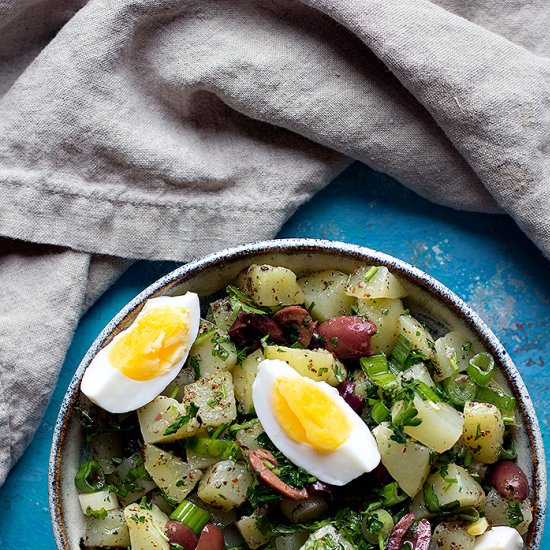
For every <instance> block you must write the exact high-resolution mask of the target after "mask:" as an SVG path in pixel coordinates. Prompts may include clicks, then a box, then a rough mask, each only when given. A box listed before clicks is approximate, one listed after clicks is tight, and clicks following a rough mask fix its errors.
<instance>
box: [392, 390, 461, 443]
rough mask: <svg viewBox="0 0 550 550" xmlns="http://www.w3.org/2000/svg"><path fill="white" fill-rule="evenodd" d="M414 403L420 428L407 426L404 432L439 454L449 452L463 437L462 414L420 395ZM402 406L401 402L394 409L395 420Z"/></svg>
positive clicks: (442, 403) (446, 405)
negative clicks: (424, 398)
mask: <svg viewBox="0 0 550 550" xmlns="http://www.w3.org/2000/svg"><path fill="white" fill-rule="evenodd" d="M413 402H414V407H415V408H416V410H417V411H418V415H417V416H418V418H419V419H420V420H421V423H420V424H419V425H418V426H405V427H404V428H403V431H404V432H405V433H406V434H407V435H409V436H410V437H412V438H414V439H416V440H417V441H420V443H423V444H424V445H427V446H428V447H430V448H432V449H435V450H436V451H437V452H438V453H444V452H445V451H448V450H449V449H450V448H451V447H452V446H453V445H454V444H455V443H456V442H457V441H458V440H459V439H460V436H461V435H462V426H463V425H464V418H463V416H462V413H460V412H458V411H457V410H455V409H454V408H453V407H451V406H450V405H448V404H447V403H445V402H443V401H439V402H437V403H434V402H433V401H430V400H423V399H422V398H420V397H419V396H418V395H415V396H414V399H413ZM402 405H403V402H402V401H399V402H397V403H396V404H395V405H394V406H393V407H392V418H393V419H395V415H396V414H397V412H398V411H399V409H400V408H401V406H402Z"/></svg>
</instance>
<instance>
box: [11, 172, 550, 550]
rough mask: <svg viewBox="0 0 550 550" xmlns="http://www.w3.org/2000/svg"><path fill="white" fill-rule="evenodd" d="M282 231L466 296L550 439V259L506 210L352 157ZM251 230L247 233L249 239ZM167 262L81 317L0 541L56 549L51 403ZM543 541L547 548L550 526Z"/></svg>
mask: <svg viewBox="0 0 550 550" xmlns="http://www.w3.org/2000/svg"><path fill="white" fill-rule="evenodd" d="M278 237H313V238H323V239H332V240H339V241H346V242H350V243H355V244H359V245H364V246H368V247H371V248H374V249H377V250H381V251H384V252H386V253H388V254H391V255H394V256H397V257H399V258H402V259H404V260H406V261H408V262H410V263H411V264H413V265H415V266H417V267H418V268H420V269H422V270H424V271H426V272H427V273H429V274H430V275H432V276H434V277H435V278H436V279H439V280H440V281H441V282H442V283H443V284H445V285H447V286H448V287H449V288H450V289H451V290H453V291H454V292H456V293H457V294H458V295H459V296H460V297H461V298H463V299H464V300H465V301H466V302H468V303H469V304H470V305H471V306H472V307H473V308H474V309H475V310H476V311H477V312H478V313H479V314H480V315H481V317H482V318H483V319H484V320H485V321H486V322H487V324H488V325H489V326H490V327H491V328H492V329H493V331H494V332H495V333H496V335H497V336H498V337H499V338H500V340H501V341H502V342H503V344H504V345H505V347H506V348H507V350H508V352H509V353H510V355H511V356H512V359H513V360H514V362H515V364H516V365H517V367H518V369H519V370H520V372H521V374H522V376H523V379H524V381H525V382H526V384H527V387H528V389H529V392H530V394H531V397H532V398H533V401H534V403H535V407H536V410H537V412H538V415H539V420H540V423H541V428H542V430H543V433H544V441H545V446H546V448H547V449H548V448H549V444H550V434H549V425H550V414H549V413H550V398H549V395H550V371H547V370H546V369H545V362H546V361H548V357H549V355H550V344H549V340H548V329H549V327H550V264H549V263H548V261H547V260H545V259H544V258H543V256H542V254H541V253H540V252H539V251H538V250H537V248H536V247H535V246H534V245H533V244H531V242H530V241H529V240H528V239H527V238H526V237H525V236H524V235H523V234H522V233H521V231H520V230H519V229H518V228H517V226H516V225H515V223H514V222H513V221H512V220H511V219H510V218H508V217H506V216H490V215H484V214H472V213H465V212H457V211H454V210H451V209H449V208H446V207H442V206H437V205H434V204H432V203H430V202H429V201H427V200H424V199H422V198H420V197H418V196H417V195H415V194H414V193H412V192H411V191H408V190H407V189H405V188H404V187H403V186H401V185H400V184H398V183H397V182H395V181H394V180H392V179H391V178H389V177H388V176H385V175H383V174H380V173H377V172H374V171H373V170H370V169H369V168H367V167H366V166H364V165H361V164H358V163H357V164H354V165H352V166H351V167H350V168H349V169H348V170H346V171H345V172H344V173H343V174H342V175H341V176H340V177H338V178H337V179H336V180H335V181H334V182H332V183H331V184H330V185H329V186H328V187H326V188H325V189H324V190H323V191H322V192H320V193H319V194H317V195H316V196H315V197H314V198H313V199H312V200H311V201H310V202H308V203H307V204H305V205H304V206H302V207H301V208H300V209H299V210H298V212H296V213H295V214H294V216H292V218H291V219H290V220H289V221H288V222H287V223H286V224H285V226H284V227H283V228H282V230H281V231H280V233H279V235H278ZM253 239H254V235H250V240H253ZM175 267H176V264H174V263H171V262H143V261H142V262H138V263H136V264H134V265H133V266H132V267H131V268H130V269H129V270H128V271H127V272H126V273H125V274H124V275H123V276H122V277H121V279H120V280H119V281H118V282H117V283H116V284H115V285H114V286H113V287H112V288H111V289H110V290H109V291H108V292H107V293H106V294H105V295H104V296H103V297H102V298H101V299H100V300H99V301H98V302H97V303H96V304H95V305H94V306H93V307H92V308H91V309H90V311H89V312H88V313H87V314H86V315H85V316H84V317H83V318H82V320H81V322H80V324H79V326H78V329H77V331H76V333H75V336H74V339H73V342H72V344H71V347H70V349H69V351H68V353H67V357H66V360H65V363H64V365H63V368H62V370H61V373H60V376H59V380H58V383H57V387H56V389H55V392H54V394H53V397H52V400H51V403H50V405H49V407H48V409H47V411H46V414H45V416H44V418H43V420H42V423H41V424H40V427H39V429H38V432H37V434H36V437H35V438H34V440H33V442H32V444H31V445H30V447H29V449H28V450H27V452H26V453H25V455H24V456H23V458H22V459H21V460H20V462H19V463H18V464H17V465H16V466H15V468H14V470H13V472H12V473H11V475H10V476H9V478H8V480H7V481H6V483H5V484H4V486H3V487H2V488H0V503H1V508H2V512H1V513H0V548H2V549H21V548H29V549H30V548H33V549H36V548H40V549H50V548H52V549H53V548H54V547H55V545H54V540H53V535H52V530H51V525H50V517H49V511H48V484H47V466H48V458H49V451H50V442H51V437H52V430H53V426H54V424H55V419H56V416H57V410H58V408H59V405H60V403H61V400H62V399H63V395H64V393H65V390H66V388H67V386H68V384H69V382H70V380H71V377H72V375H73V373H74V371H75V369H76V368H77V366H78V364H79V362H80V360H81V359H82V357H83V356H84V353H85V352H86V350H87V348H88V347H89V346H90V344H91V343H92V341H93V340H94V339H95V337H96V336H97V335H98V334H99V332H100V331H101V330H102V329H103V327H104V326H105V325H106V324H107V322H108V321H109V320H110V319H111V317H113V316H114V315H115V314H116V313H117V312H118V311H119V310H120V309H121V307H122V306H123V305H124V304H125V303H126V302H128V301H129V300H130V299H131V298H133V297H134V296H135V295H136V294H138V293H139V292H140V291H141V290H142V289H143V288H144V287H146V286H147V285H149V284H150V283H152V282H153V281H154V280H156V279H158V278H159V277H160V276H162V275H164V274H165V273H167V272H168V271H171V270H172V269H174V268H175ZM541 548H550V528H549V529H548V530H547V532H546V535H545V536H544V539H543V543H542V546H541Z"/></svg>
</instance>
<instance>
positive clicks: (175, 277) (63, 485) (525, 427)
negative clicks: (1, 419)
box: [49, 239, 546, 549]
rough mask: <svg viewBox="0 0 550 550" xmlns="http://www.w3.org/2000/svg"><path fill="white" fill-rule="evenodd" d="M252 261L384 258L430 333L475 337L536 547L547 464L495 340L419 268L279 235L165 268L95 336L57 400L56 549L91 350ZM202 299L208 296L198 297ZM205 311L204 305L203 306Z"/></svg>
mask: <svg viewBox="0 0 550 550" xmlns="http://www.w3.org/2000/svg"><path fill="white" fill-rule="evenodd" d="M252 263H266V264H271V265H281V266H285V267H288V268H289V269H292V270H293V271H295V272H296V273H298V274H302V273H305V272H313V271H319V270H322V269H338V270H341V271H345V272H351V271H353V270H354V269H355V268H356V267H357V266H358V265H359V264H376V265H385V266H387V267H388V268H389V269H390V270H391V271H392V272H393V273H395V274H396V275H398V276H399V277H400V279H401V280H402V282H403V283H404V284H405V286H406V287H407V289H408V290H409V297H408V298H407V304H408V307H410V309H411V311H413V312H414V313H415V315H417V316H419V317H420V318H421V319H422V320H423V321H425V322H426V324H427V325H428V326H429V327H430V329H432V331H434V333H435V334H436V335H437V334H439V333H443V332H446V331H449V330H453V329H459V330H460V331H461V332H462V333H463V334H465V335H466V336H467V337H468V339H471V340H474V341H475V340H479V341H480V342H481V344H482V345H483V346H484V347H485V349H486V350H487V351H488V352H489V353H491V354H492V355H493V357H494V359H495V362H496V364H497V366H498V367H499V370H500V372H499V374H498V377H499V378H498V380H499V382H502V383H503V384H504V386H505V387H507V388H508V389H509V391H510V392H511V393H512V394H513V395H514V397H515V398H516V401H517V406H518V413H519V417H520V419H521V425H520V427H519V428H518V429H517V430H516V432H515V435H514V437H515V445H516V449H517V451H518V462H519V464H521V466H522V468H523V469H524V470H525V472H526V474H527V477H528V479H529V480H530V486H531V502H532V504H533V522H532V523H531V526H530V528H529V531H528V533H527V534H526V536H525V542H526V544H525V546H526V548H528V549H538V548H539V547H540V541H541V538H542V531H543V527H544V518H545V512H546V469H545V468H546V466H545V459H544V448H543V444H542V438H541V433H540V428H539V423H538V421H537V417H536V414H535V410H534V408H533V403H532V401H531V398H530V397H529V394H528V392H527V389H526V387H525V384H524V383H523V381H522V379H521V376H520V375H519V373H518V371H517V369H516V367H515V366H514V364H513V363H512V360H511V359H510V356H509V355H508V354H507V352H506V351H505V349H504V348H503V346H502V344H501V343H500V342H499V341H498V340H497V338H496V336H495V335H494V334H493V333H492V332H491V330H490V329H489V328H488V327H487V326H486V325H485V323H484V322H483V321H482V320H481V319H480V318H479V317H478V315H477V314H476V313H475V312H474V311H472V310H471V309H470V308H469V307H468V306H467V305H466V304H465V303H464V302H463V301H462V300H461V299H460V298H459V297H458V296H456V295H455V294H454V293H453V292H451V291H450V290H449V289H448V288H446V287H445V286H444V285H442V284H441V283H439V282H438V281H436V280H435V279H433V278H432V277H430V276H429V275H426V274H425V273H424V272H422V271H420V270H419V269H417V268H415V267H413V266H411V265H410V264H407V263H406V262H403V261H402V260H398V259H396V258H393V257H392V256H388V255H387V254H383V253H381V252H377V251H375V250H371V249H368V248H364V247H360V246H355V245H350V244H345V243H339V242H330V241H321V240H313V239H285V240H274V241H266V242H260V243H252V244H248V245H243V246H240V247H237V248H231V249H228V250H223V251H222V252H219V253H217V254H212V255H209V256H206V257H205V258H202V259H200V260H196V261H194V262H191V263H188V264H186V265H184V266H182V267H180V268H178V269H176V270H175V271H172V272H171V273H169V274H167V275H165V276H164V277H162V278H161V279H159V280H158V281H157V282H155V283H154V284H152V285H151V286H149V287H148V288H147V289H145V290H144V291H143V292H142V293H141V294H139V295H138V296H137V297H136V298H134V299H133V300H132V301H131V302H130V303H129V304H127V305H126V306H125V307H124V308H123V309H122V310H121V311H120V312H119V313H118V314H117V315H116V316H115V317H114V318H113V320H112V321H111V322H110V323H109V324H108V325H107V326H106V327H105V329H104V330H103V331H102V332H101V334H100V335H99V336H98V337H97V338H96V340H95V341H94V343H93V344H92V346H91V347H90V349H89V350H88V353H87V354H86V356H85V357H84V359H83V360H82V362H81V363H80V366H79V367H78V369H77V371H76V373H75V375H74V377H73V379H72V381H71V383H70V385H69V388H68V390H67V393H66V395H65V398H64V399H63V403H62V405H61V409H60V411H59V415H58V418H57V422H56V426H55V430H54V437H53V442H52V450H51V456H50V467H49V500H50V512H51V517H52V523H53V529H54V535H55V540H56V543H57V546H58V548H60V549H77V548H80V538H81V536H82V533H83V526H84V520H83V516H82V512H81V511H80V506H79V503H78V498H77V493H76V489H75V487H74V482H73V479H74V474H75V472H76V471H77V469H78V464H79V462H80V456H81V448H82V434H81V430H80V423H79V421H78V418H77V416H76V413H75V410H74V408H75V405H76V404H77V402H78V393H79V387H80V381H81V379H82V375H83V373H84V370H85V369H86V367H87V366H88V365H89V363H90V361H91V360H92V359H93V358H94V357H95V355H96V354H97V352H98V351H99V350H100V349H101V348H102V347H103V346H105V345H106V344H107V343H108V342H109V341H110V340H111V339H112V338H113V336H114V335H115V334H117V332H119V331H120V330H121V329H123V328H125V327H126V326H127V325H128V324H129V323H131V322H132V320H133V319H134V317H135V316H136V315H137V313H138V312H139V310H140V309H141V306H142V305H143V303H144V302H145V300H147V299H149V298H151V297H154V296H161V295H177V294H182V293H184V292H186V291H187V290H192V291H194V292H197V293H198V294H199V295H200V296H205V297H207V296H209V295H211V294H214V293H215V292H216V291H218V290H221V289H223V288H224V287H225V286H226V285H227V284H228V283H229V282H230V281H232V280H233V279H234V278H235V276H236V275H237V274H238V273H239V272H240V271H241V270H242V269H244V268H245V267H247V266H248V265H250V264H252ZM204 303H207V301H206V300H205V301H204ZM203 313H204V312H203Z"/></svg>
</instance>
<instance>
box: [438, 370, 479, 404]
mask: <svg viewBox="0 0 550 550" xmlns="http://www.w3.org/2000/svg"><path fill="white" fill-rule="evenodd" d="M445 391H446V393H447V395H448V396H449V399H450V400H451V402H452V404H453V405H456V406H457V407H460V408H464V405H465V404H466V403H467V402H468V401H473V399H474V398H475V396H476V383H475V382H474V381H473V380H472V379H471V378H470V377H469V376H466V375H465V374H461V375H459V376H451V377H450V378H448V379H447V380H446V381H445Z"/></svg>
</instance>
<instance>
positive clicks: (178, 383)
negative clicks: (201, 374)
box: [161, 367, 195, 401]
mask: <svg viewBox="0 0 550 550" xmlns="http://www.w3.org/2000/svg"><path fill="white" fill-rule="evenodd" d="M194 381H195V373H194V372H193V371H192V370H191V369H190V368H188V367H184V368H183V369H181V370H180V371H179V372H178V374H177V375H176V377H175V378H174V380H172V382H170V384H168V386H166V388H164V390H163V391H162V392H161V395H166V396H167V397H172V398H173V399H175V400H176V401H181V400H182V399H183V388H185V386H187V384H191V383H193V382H194Z"/></svg>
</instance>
